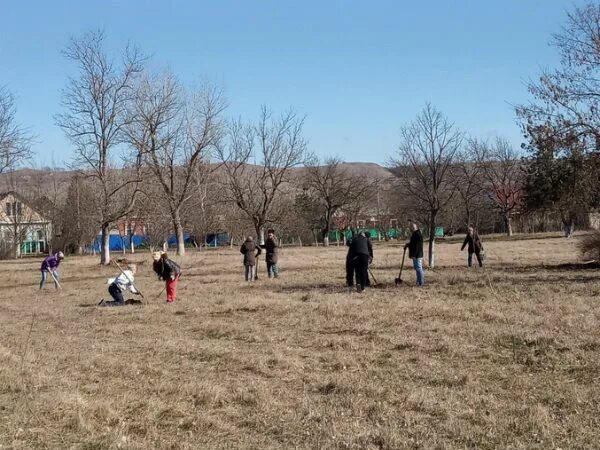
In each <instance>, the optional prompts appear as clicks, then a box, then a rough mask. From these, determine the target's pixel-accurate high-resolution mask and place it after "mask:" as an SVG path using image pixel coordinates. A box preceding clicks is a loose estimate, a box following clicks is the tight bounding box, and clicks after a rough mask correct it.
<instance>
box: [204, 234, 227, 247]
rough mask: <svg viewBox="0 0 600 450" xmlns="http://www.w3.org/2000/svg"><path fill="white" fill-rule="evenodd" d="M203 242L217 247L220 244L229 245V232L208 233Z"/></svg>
mask: <svg viewBox="0 0 600 450" xmlns="http://www.w3.org/2000/svg"><path fill="white" fill-rule="evenodd" d="M205 243H206V245H207V246H209V247H218V246H220V245H229V234H227V233H217V234H208V235H207V236H206V239H205Z"/></svg>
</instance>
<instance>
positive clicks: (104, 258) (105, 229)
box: [100, 223, 110, 266]
mask: <svg viewBox="0 0 600 450" xmlns="http://www.w3.org/2000/svg"><path fill="white" fill-rule="evenodd" d="M109 226H110V224H108V223H103V224H102V231H101V235H102V243H101V247H100V264H102V265H105V266H107V265H109V264H110V228H109Z"/></svg>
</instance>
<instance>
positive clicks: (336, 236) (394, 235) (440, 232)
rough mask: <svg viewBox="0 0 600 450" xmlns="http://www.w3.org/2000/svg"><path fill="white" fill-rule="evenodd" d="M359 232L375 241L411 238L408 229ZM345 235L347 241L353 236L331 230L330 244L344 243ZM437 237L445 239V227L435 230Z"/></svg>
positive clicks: (373, 229)
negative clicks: (368, 235) (364, 233)
mask: <svg viewBox="0 0 600 450" xmlns="http://www.w3.org/2000/svg"><path fill="white" fill-rule="evenodd" d="M357 232H358V233H360V232H368V233H369V234H370V235H371V239H374V240H379V239H402V238H408V237H409V236H410V231H409V230H408V229H404V230H403V229H401V228H388V229H387V230H378V229H376V228H361V229H359V230H357ZM344 233H345V234H346V239H349V238H350V237H351V236H352V233H351V232H350V231H343V230H331V231H330V232H329V242H337V241H342V240H343V239H344V237H343V236H344ZM423 234H424V235H425V236H427V235H428V234H429V232H428V231H427V230H423ZM435 237H444V228H443V227H436V228H435Z"/></svg>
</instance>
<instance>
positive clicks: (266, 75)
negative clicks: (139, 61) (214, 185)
mask: <svg viewBox="0 0 600 450" xmlns="http://www.w3.org/2000/svg"><path fill="white" fill-rule="evenodd" d="M0 1H1V2H2V3H3V4H4V6H3V7H2V8H1V12H0V17H1V19H2V31H1V32H0V34H1V39H0V58H1V59H0V61H1V64H0V85H6V86H7V87H8V88H9V90H11V91H12V92H13V93H14V94H15V95H16V98H17V106H18V120H19V122H21V123H22V124H23V125H25V126H28V127H30V128H31V130H32V131H33V132H34V133H35V134H36V135H37V136H38V141H39V143H37V144H36V145H35V147H34V149H35V151H36V152H37V154H38V156H39V157H38V159H37V162H36V164H37V165H38V166H43V165H54V164H56V165H62V164H64V163H65V162H68V161H69V159H70V155H71V152H72V149H71V147H70V144H69V142H68V141H67V140H66V139H65V138H64V137H63V134H62V131H61V130H60V129H58V128H57V127H56V126H55V125H54V119H53V115H54V114H55V113H57V112H58V111H59V108H60V105H59V101H60V89H61V88H62V87H63V86H65V84H66V80H67V77H68V76H69V75H71V74H73V70H74V68H73V67H72V66H71V65H70V64H69V63H68V62H67V61H65V60H64V59H63V57H62V56H61V54H60V50H61V49H62V48H64V46H65V45H66V44H67V42H68V39H69V37H70V36H73V35H81V34H82V33H84V32H85V31H86V30H89V29H99V28H100V29H104V30H105V32H106V34H107V37H108V42H109V45H110V48H111V49H113V50H117V49H119V48H122V47H123V46H124V45H125V44H126V43H127V42H128V41H131V42H134V43H136V44H137V45H138V46H139V47H140V48H141V49H142V50H143V51H144V52H146V53H148V54H151V55H152V59H153V64H155V65H157V66H161V67H168V68H170V69H171V70H172V71H174V72H175V73H176V74H177V75H178V76H179V77H181V79H182V80H183V81H184V82H186V83H188V82H189V83H192V82H194V81H195V80H199V79H206V78H208V79H210V80H212V81H214V82H217V83H219V84H221V85H222V86H223V87H224V89H225V92H226V95H227V98H228V100H229V105H230V106H229V109H228V114H229V115H231V116H239V115H242V116H244V117H248V118H254V117H256V116H257V114H258V111H259V107H260V105H262V104H265V105H267V106H269V107H271V108H272V109H274V110H275V111H279V110H283V109H286V108H288V107H293V108H294V109H296V110H297V111H298V112H300V113H302V114H306V116H307V121H306V136H307V138H308V139H309V141H310V146H311V149H312V150H313V151H315V152H316V153H317V154H319V155H339V156H343V157H344V158H345V159H346V160H348V161H371V162H378V163H382V162H385V161H386V159H387V158H388V157H389V156H390V155H392V154H393V153H394V152H395V149H396V147H397V145H398V139H399V137H398V136H399V133H398V130H399V127H400V126H401V125H402V124H403V123H405V122H406V121H409V120H411V119H412V118H413V117H414V116H415V115H416V114H417V113H418V112H419V111H420V110H421V108H422V107H423V106H424V104H425V102H427V101H430V102H432V103H433V104H434V105H435V106H437V107H438V108H439V109H441V110H442V111H443V112H444V113H445V114H446V115H447V116H448V117H449V118H450V119H451V120H453V121H454V122H455V123H456V124H457V125H458V126H460V127H461V128H462V129H464V130H465V131H467V132H469V133H470V134H472V135H474V136H478V137H482V138H486V137H490V136H494V135H496V134H499V135H503V136H505V137H507V138H508V139H509V140H510V141H511V142H513V143H514V144H515V145H519V144H520V142H521V140H522V139H521V136H520V131H519V128H518V126H517V125H516V123H515V118H514V112H513V110H512V108H511V106H510V104H515V103H519V102H523V101H525V100H526V99H528V94H527V91H526V88H525V87H524V82H525V81H526V80H527V79H529V78H533V77H535V76H536V75H537V74H538V73H539V71H540V68H542V67H546V66H550V67H552V66H554V65H556V63H557V55H556V53H555V51H554V50H553V49H552V48H550V47H549V46H548V42H549V40H550V37H551V34H552V33H553V32H556V31H558V30H559V29H560V26H561V24H562V23H563V22H564V18H565V12H566V11H567V10H570V9H571V7H572V6H573V5H574V4H575V5H577V4H581V3H582V2H581V1H575V2H571V1H560V0H539V1H537V0H503V1H481V0H457V1H448V0H435V1H433V0H432V1H422V2H416V1H398V0H389V1H377V0H374V1H370V2H366V1H352V2H351V1H327V0H323V1H314V0H304V1H293V2H292V1H286V0H268V1H261V0H259V1H241V0H238V1H233V0H219V1H212V2H208V1H192V0H185V1H184V0H181V1H149V0H146V1H143V0H121V1H115V0H104V1H92V0H90V1H81V2H79V1H66V0H53V1H42V0H36V1H28V2H16V1H14V2H13V1H9V0H0Z"/></svg>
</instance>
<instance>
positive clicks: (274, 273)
mask: <svg viewBox="0 0 600 450" xmlns="http://www.w3.org/2000/svg"><path fill="white" fill-rule="evenodd" d="M262 248H263V249H264V250H265V252H266V255H265V262H266V263H267V274H268V275H269V278H271V277H274V278H277V277H279V266H278V265H277V263H278V262H279V242H278V240H277V238H276V237H275V230H273V229H270V230H267V239H266V240H265V244H264V245H263V246H262Z"/></svg>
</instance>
